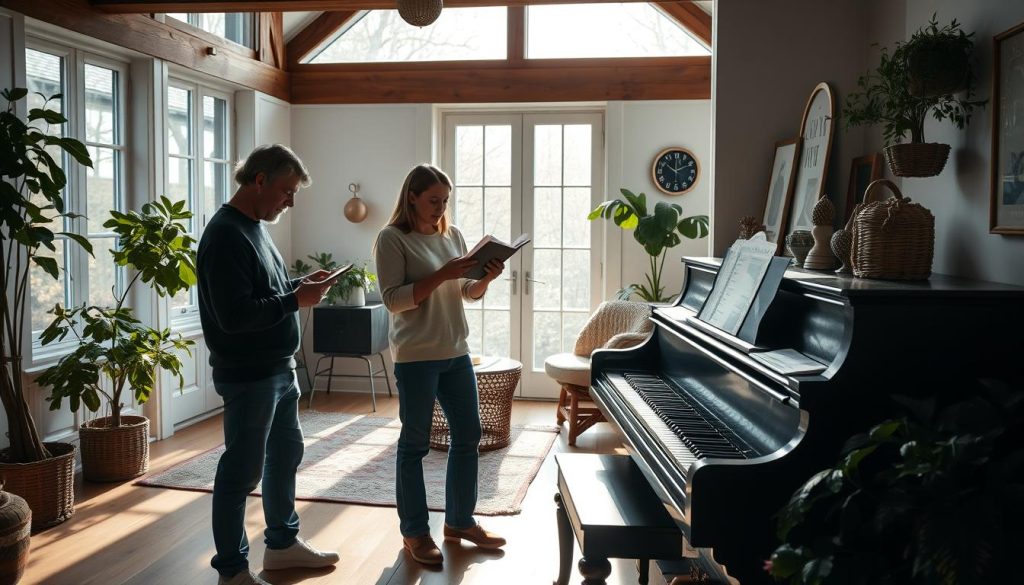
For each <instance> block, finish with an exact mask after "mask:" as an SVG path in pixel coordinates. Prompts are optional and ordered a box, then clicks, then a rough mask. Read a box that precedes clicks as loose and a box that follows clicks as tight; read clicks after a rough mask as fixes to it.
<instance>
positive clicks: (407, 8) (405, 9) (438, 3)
mask: <svg viewBox="0 0 1024 585" xmlns="http://www.w3.org/2000/svg"><path fill="white" fill-rule="evenodd" d="M396 7H397V8H398V15H399V16H401V17H402V20H404V21H405V22H408V23H409V24H411V25H413V26H419V27H424V26H427V25H429V24H432V23H433V22H434V21H435V20H437V17H438V16H441V8H442V7H443V0H398V2H397V6H396Z"/></svg>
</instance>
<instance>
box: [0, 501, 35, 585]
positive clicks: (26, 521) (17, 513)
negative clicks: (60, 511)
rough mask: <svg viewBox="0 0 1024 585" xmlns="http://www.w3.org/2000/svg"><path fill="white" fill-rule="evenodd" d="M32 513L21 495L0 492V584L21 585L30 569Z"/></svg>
mask: <svg viewBox="0 0 1024 585" xmlns="http://www.w3.org/2000/svg"><path fill="white" fill-rule="evenodd" d="M31 532H32V510H31V509H30V508H29V507H28V504H27V503H26V502H25V500H24V499H23V498H22V497H21V496H19V495H17V494H12V493H8V492H4V491H0V583H2V584H4V585H6V584H8V583H17V582H18V581H20V580H21V576H22V575H24V574H25V566H26V565H28V550H29V546H30V544H31V541H32V537H31Z"/></svg>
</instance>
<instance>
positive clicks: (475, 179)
mask: <svg viewBox="0 0 1024 585" xmlns="http://www.w3.org/2000/svg"><path fill="white" fill-rule="evenodd" d="M483 151H484V127H483V126H458V127H456V128H455V183H456V184H457V185H481V184H483V182H484V168H483V164H482V163H483V157H481V156H480V155H481V153H482V152H483Z"/></svg>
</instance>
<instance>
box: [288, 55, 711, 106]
mask: <svg viewBox="0 0 1024 585" xmlns="http://www.w3.org/2000/svg"><path fill="white" fill-rule="evenodd" d="M291 82H292V86H291V96H292V99H291V101H292V103H293V104H385V103H488V102H491V103H494V102H510V103H512V102H569V101H605V100H661V99H710V97H711V58H710V57H661V58H640V59H545V60H543V61H523V62H518V63H517V62H510V61H455V62H429V63H354V64H345V65H341V64H332V65H303V66H302V67H301V68H300V69H298V70H296V71H293V72H292V73H291Z"/></svg>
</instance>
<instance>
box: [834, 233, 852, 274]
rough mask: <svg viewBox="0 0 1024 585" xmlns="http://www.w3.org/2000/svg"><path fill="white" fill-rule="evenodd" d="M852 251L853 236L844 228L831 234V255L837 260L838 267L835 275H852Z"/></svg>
mask: <svg viewBox="0 0 1024 585" xmlns="http://www.w3.org/2000/svg"><path fill="white" fill-rule="evenodd" d="M852 250H853V234H852V233H850V231H849V230H847V229H846V228H839V229H838V230H836V233H834V234H832V253H833V254H835V255H836V258H839V262H840V266H839V268H837V269H836V274H853V267H852V266H850V252H851V251H852Z"/></svg>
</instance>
